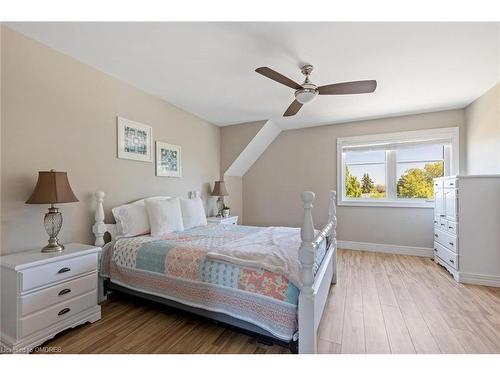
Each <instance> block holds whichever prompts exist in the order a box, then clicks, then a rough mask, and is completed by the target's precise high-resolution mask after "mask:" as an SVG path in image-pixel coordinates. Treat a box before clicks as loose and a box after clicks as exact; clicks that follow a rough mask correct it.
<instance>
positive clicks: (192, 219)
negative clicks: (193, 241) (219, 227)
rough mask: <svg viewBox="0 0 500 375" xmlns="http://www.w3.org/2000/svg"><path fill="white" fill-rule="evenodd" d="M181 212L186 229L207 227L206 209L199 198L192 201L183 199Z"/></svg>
mask: <svg viewBox="0 0 500 375" xmlns="http://www.w3.org/2000/svg"><path fill="white" fill-rule="evenodd" d="M181 211H182V221H183V223H184V229H190V228H194V227H199V226H201V225H207V217H206V215H205V208H204V207H203V202H202V201H201V199H200V198H199V197H196V198H192V199H185V198H181Z"/></svg>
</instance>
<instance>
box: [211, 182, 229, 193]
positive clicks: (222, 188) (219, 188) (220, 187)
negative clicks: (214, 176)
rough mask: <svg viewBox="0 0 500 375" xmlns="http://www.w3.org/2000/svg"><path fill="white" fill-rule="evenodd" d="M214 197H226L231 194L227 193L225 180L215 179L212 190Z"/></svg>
mask: <svg viewBox="0 0 500 375" xmlns="http://www.w3.org/2000/svg"><path fill="white" fill-rule="evenodd" d="M212 195H213V196H214V197H224V196H227V195H229V194H228V193H227V189H226V185H225V184H224V181H215V184H214V190H213V191H212Z"/></svg>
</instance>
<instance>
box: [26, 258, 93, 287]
mask: <svg viewBox="0 0 500 375" xmlns="http://www.w3.org/2000/svg"><path fill="white" fill-rule="evenodd" d="M96 269H97V254H95V253H94V254H89V255H85V256H81V257H76V258H70V259H66V260H61V261H58V262H53V263H50V264H47V265H44V266H40V267H34V268H30V269H27V270H23V271H21V272H20V273H21V290H22V291H23V292H25V291H27V290H30V289H34V288H38V287H41V286H43V285H47V284H51V283H55V282H59V281H62V280H65V279H69V278H71V277H74V276H76V275H80V274H82V273H87V272H91V271H94V270H96Z"/></svg>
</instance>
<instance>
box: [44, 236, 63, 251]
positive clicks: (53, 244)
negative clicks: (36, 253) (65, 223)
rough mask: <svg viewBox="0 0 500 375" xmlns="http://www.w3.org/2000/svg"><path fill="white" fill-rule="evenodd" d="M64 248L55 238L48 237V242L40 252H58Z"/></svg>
mask: <svg viewBox="0 0 500 375" xmlns="http://www.w3.org/2000/svg"><path fill="white" fill-rule="evenodd" d="M63 250H64V245H61V244H60V243H58V242H57V238H49V244H48V245H47V246H45V247H44V248H43V249H42V253H58V252H61V251H63Z"/></svg>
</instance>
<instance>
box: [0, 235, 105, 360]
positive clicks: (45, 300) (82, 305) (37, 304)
mask: <svg viewBox="0 0 500 375" xmlns="http://www.w3.org/2000/svg"><path fill="white" fill-rule="evenodd" d="M100 251H101V248H100V247H95V246H89V245H82V244H76V243H73V244H67V245H65V249H64V250H63V251H62V252H61V253H42V252H40V250H33V251H26V252H20V253H14V254H9V255H4V256H1V257H0V266H1V269H0V273H1V275H0V276H1V293H2V294H1V299H2V301H1V302H2V303H1V333H0V346H1V349H2V351H3V352H21V353H28V352H29V351H30V350H31V349H33V348H34V347H36V346H38V345H40V344H42V343H44V342H45V341H47V340H49V339H51V338H53V337H54V336H55V335H56V334H57V333H59V332H61V331H63V330H65V329H68V328H73V327H75V326H77V325H79V324H82V323H86V322H91V323H93V322H95V321H96V320H99V319H100V318H101V307H100V306H99V305H98V304H97V261H98V256H99V252H100Z"/></svg>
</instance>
